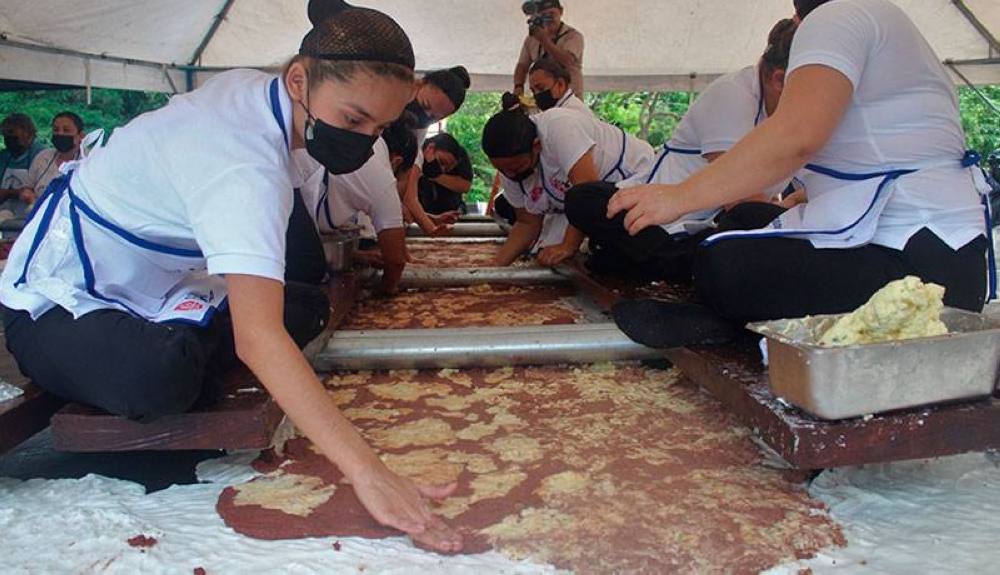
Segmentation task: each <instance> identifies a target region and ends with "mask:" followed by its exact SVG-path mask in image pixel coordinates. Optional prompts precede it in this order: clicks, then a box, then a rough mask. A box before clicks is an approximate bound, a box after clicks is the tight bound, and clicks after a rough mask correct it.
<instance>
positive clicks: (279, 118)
mask: <svg viewBox="0 0 1000 575" xmlns="http://www.w3.org/2000/svg"><path fill="white" fill-rule="evenodd" d="M271 114H273V115H274V120H275V121H276V122H278V127H279V128H281V135H282V136H284V137H285V145H287V146H289V147H291V140H289V139H288V128H286V127H285V117H284V114H283V113H282V112H281V98H280V96H279V95H278V79H277V78H275V79H273V80H271Z"/></svg>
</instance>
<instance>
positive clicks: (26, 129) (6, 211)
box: [0, 114, 43, 220]
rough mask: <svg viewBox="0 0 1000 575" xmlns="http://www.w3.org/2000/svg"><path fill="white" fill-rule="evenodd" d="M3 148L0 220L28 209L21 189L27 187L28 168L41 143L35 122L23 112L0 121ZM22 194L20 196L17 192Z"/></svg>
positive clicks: (0, 168)
mask: <svg viewBox="0 0 1000 575" xmlns="http://www.w3.org/2000/svg"><path fill="white" fill-rule="evenodd" d="M0 132H2V133H3V143H4V150H3V151H2V152H0V220H8V219H12V218H23V217H25V216H27V214H28V210H29V204H30V203H31V202H30V201H28V200H31V201H33V200H32V197H31V196H29V195H28V194H26V193H25V190H26V189H27V188H29V187H30V184H31V181H30V179H29V178H28V170H29V169H30V168H31V162H33V161H34V160H35V156H37V155H38V153H39V152H41V151H42V149H43V147H42V144H41V143H40V142H38V140H37V138H36V135H37V133H38V131H37V130H36V129H35V123H34V122H32V121H31V118H29V117H28V116H26V115H24V114H11V115H9V116H7V117H6V118H4V119H3V122H2V123H0ZM22 195H24V198H22V197H21V196H22Z"/></svg>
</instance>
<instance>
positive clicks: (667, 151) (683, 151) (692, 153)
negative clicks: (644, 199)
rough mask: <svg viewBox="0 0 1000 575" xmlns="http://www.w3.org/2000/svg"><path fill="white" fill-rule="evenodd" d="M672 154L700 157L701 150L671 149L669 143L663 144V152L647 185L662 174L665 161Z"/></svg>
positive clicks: (647, 178) (648, 178)
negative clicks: (657, 175)
mask: <svg viewBox="0 0 1000 575" xmlns="http://www.w3.org/2000/svg"><path fill="white" fill-rule="evenodd" d="M670 154H684V155H686V156H700V155H701V150H693V149H686V148H671V147H670V144H669V143H666V144H663V151H662V152H660V157H659V158H658V159H657V160H656V164H655V165H653V170H652V171H651V172H649V176H647V177H646V183H647V184H649V183H652V181H653V178H655V177H656V174H658V173H659V172H660V167H661V166H662V165H663V161H664V160H666V159H667V156H669V155H670Z"/></svg>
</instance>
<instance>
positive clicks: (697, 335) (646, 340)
mask: <svg viewBox="0 0 1000 575" xmlns="http://www.w3.org/2000/svg"><path fill="white" fill-rule="evenodd" d="M611 316H612V317H614V319H615V323H616V324H617V325H618V329H620V330H622V332H624V333H625V335H627V336H628V337H629V339H631V340H632V341H634V342H636V343H641V344H642V345H645V346H647V347H653V348H657V349H669V348H673V347H683V346H686V345H694V344H720V343H726V342H728V341H730V340H732V339H733V338H734V337H735V336H736V334H737V330H736V327H734V326H733V324H731V323H730V322H728V321H726V320H724V319H722V318H721V317H719V316H718V315H716V313H715V312H713V311H712V310H711V309H710V308H707V307H705V306H703V305H697V304H692V303H679V302H669V301H661V300H655V299H627V300H621V301H619V302H618V303H616V304H615V305H613V306H612V307H611Z"/></svg>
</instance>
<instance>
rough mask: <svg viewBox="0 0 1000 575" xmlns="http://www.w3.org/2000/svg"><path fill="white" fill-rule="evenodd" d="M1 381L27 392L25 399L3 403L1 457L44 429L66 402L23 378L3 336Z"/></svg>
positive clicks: (0, 410) (0, 344)
mask: <svg viewBox="0 0 1000 575" xmlns="http://www.w3.org/2000/svg"><path fill="white" fill-rule="evenodd" d="M0 378H3V380H4V381H6V382H7V383H10V384H12V385H15V386H17V387H20V388H21V389H23V390H24V394H23V395H21V396H19V397H17V398H15V399H11V400H8V401H4V402H0V454H3V453H5V452H7V451H8V450H10V449H12V448H14V447H17V446H18V445H20V444H21V443H22V442H24V441H26V440H28V439H30V438H31V437H32V436H33V435H35V434H36V433H38V432H39V431H41V430H43V429H45V428H46V426H48V424H49V418H50V417H52V414H53V413H55V412H56V411H58V410H59V408H60V407H62V406H63V405H65V403H66V402H64V401H62V400H60V399H58V398H56V397H55V396H53V395H52V394H50V393H47V392H45V391H43V390H42V389H41V388H39V387H38V386H37V385H35V384H33V383H31V382H30V381H28V378H26V377H24V376H23V375H21V372H20V371H19V370H18V369H17V363H16V362H15V361H14V358H13V357H12V356H11V355H10V353H9V352H8V351H7V341H6V339H5V338H4V337H3V335H2V334H0Z"/></svg>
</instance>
